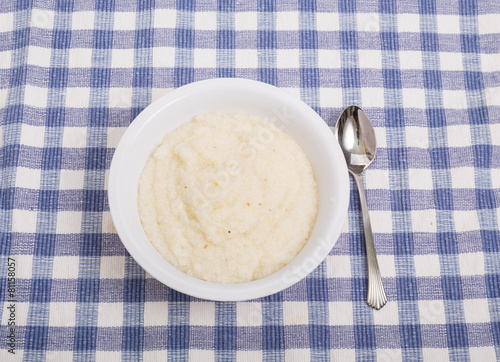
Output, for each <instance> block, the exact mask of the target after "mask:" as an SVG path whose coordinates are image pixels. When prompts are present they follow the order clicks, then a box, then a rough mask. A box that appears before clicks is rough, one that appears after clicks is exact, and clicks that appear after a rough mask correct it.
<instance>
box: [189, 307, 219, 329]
mask: <svg viewBox="0 0 500 362" xmlns="http://www.w3.org/2000/svg"><path fill="white" fill-rule="evenodd" d="M189 308H190V309H189V324H190V325H192V326H214V325H215V303H214V302H192V303H190V304H189Z"/></svg>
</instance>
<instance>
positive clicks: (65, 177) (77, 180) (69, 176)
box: [59, 170, 85, 190]
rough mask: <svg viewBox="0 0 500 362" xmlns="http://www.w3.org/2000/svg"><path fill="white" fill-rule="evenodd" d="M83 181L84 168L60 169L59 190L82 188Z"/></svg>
mask: <svg viewBox="0 0 500 362" xmlns="http://www.w3.org/2000/svg"><path fill="white" fill-rule="evenodd" d="M84 181H85V170H61V171H60V176H59V189H60V190H82V189H83V184H84Z"/></svg>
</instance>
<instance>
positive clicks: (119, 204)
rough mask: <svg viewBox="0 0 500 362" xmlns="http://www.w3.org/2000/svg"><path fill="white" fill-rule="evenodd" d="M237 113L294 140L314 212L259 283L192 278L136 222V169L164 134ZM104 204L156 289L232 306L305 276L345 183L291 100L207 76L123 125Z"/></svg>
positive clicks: (311, 116)
mask: <svg viewBox="0 0 500 362" xmlns="http://www.w3.org/2000/svg"><path fill="white" fill-rule="evenodd" d="M214 111H219V112H241V113H248V114H254V115H259V116H264V117H268V118H270V119H271V118H274V119H276V120H277V121H276V125H280V126H282V129H283V130H284V131H285V132H287V133H289V134H290V135H291V136H293V137H294V138H295V140H296V141H297V142H298V143H299V144H300V145H301V146H302V148H303V149H304V151H305V152H306V154H307V155H308V157H309V160H310V162H311V164H312V167H313V170H314V174H315V176H316V181H317V183H318V192H319V210H318V216H317V219H316V223H315V225H314V228H313V230H312V232H311V236H310V238H309V240H308V242H307V244H306V245H305V246H304V248H303V249H302V251H301V252H300V253H299V254H298V255H297V256H296V257H295V258H294V259H293V260H292V261H291V262H290V263H289V264H288V265H286V266H285V267H284V268H282V269H281V270H279V271H277V272H275V273H274V274H271V275H269V276H267V277H265V278H262V279H259V280H255V281H251V282H246V283H239V284H219V283H212V282H206V281H202V280H199V279H196V278H193V277H191V276H189V275H187V274H185V273H183V272H181V271H179V270H178V269H176V268H175V267H174V266H172V265H171V264H169V263H168V262H167V261H166V260H165V259H163V257H162V256H161V255H160V254H159V253H158V252H157V251H156V249H155V248H154V247H153V246H152V244H151V243H150V242H149V240H148V238H147V237H146V234H145V233H144V230H143V228H142V226H141V222H140V220H139V213H138V210H137V189H138V181H139V176H140V174H141V172H142V169H143V167H144V165H145V163H146V161H147V159H148V157H149V155H150V154H151V152H152V151H153V149H154V148H155V147H156V146H157V145H158V143H159V142H160V140H161V139H162V138H163V137H164V136H165V134H167V133H169V132H171V131H172V130H174V129H175V128H177V127H178V126H179V125H180V124H182V123H184V122H188V121H190V120H191V119H192V118H193V117H194V116H195V115H197V114H200V113H207V112H214ZM108 187H109V193H108V195H109V206H110V209H111V216H112V218H113V221H114V224H115V227H116V230H117V231H118V235H119V236H120V239H121V240H122V242H123V244H124V245H125V247H126V248H127V250H128V252H129V253H130V254H131V255H132V257H134V259H135V260H136V261H137V262H138V263H139V264H140V265H141V266H142V267H143V268H144V269H145V270H146V271H147V272H148V273H149V274H151V275H152V276H153V277H155V278H156V279H158V280H159V281H160V282H162V283H163V284H165V285H167V286H169V287H171V288H173V289H176V290H178V291H180V292H182V293H186V294H189V295H192V296H195V297H198V298H202V299H210V300H222V301H237V300H248V299H254V298H259V297H263V296H267V295H270V294H273V293H276V292H279V291H280V290H283V289H285V288H287V287H289V286H291V285H292V284H294V283H296V282H298V281H299V280H301V279H302V278H304V277H305V276H306V275H307V274H309V273H310V272H311V271H313V270H314V269H315V268H316V267H317V266H318V265H319V264H320V263H321V262H322V261H323V260H324V259H325V257H326V256H327V255H328V253H329V251H330V250H331V249H332V247H333V246H334V244H335V242H336V241H337V239H338V237H339V235H340V231H341V229H342V226H343V223H344V220H345V218H346V215H347V207H348V201H349V182H348V174H347V167H346V164H345V160H344V156H343V154H342V151H341V149H340V147H339V145H338V143H337V141H336V140H335V138H334V136H333V134H332V132H331V130H330V129H329V128H328V126H327V125H326V124H325V122H324V121H323V119H321V117H320V116H319V115H318V114H317V113H316V112H314V111H313V110H312V109H311V108H310V107H309V106H307V105H306V104H305V103H303V102H302V101H300V100H299V99H297V98H296V97H294V96H292V95H290V94H288V93H286V92H285V91H283V90H280V89H278V88H276V87H274V86H271V85H268V84H265V83H261V82H256V81H251V80H245V79H234V78H225V79H210V80H205V81H201V82H195V83H191V84H189V85H186V86H183V87H180V88H178V89H176V90H174V91H172V92H170V93H168V94H166V95H165V96H163V97H162V98H160V99H158V100H157V101H155V102H153V103H152V104H151V105H150V106H148V107H147V108H146V109H145V110H144V111H142V113H141V114H139V116H137V118H136V119H135V120H134V122H133V123H132V124H131V125H130V126H129V128H128V129H127V131H126V132H125V134H124V135H123V137H122V139H121V141H120V144H119V145H118V147H117V148H116V151H115V154H114V157H113V161H112V163H111V169H110V174H109V184H108Z"/></svg>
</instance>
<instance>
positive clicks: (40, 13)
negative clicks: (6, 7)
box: [31, 9, 54, 29]
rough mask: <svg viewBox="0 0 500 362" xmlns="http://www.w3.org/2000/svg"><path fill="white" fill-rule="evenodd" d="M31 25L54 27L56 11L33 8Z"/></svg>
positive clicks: (35, 26) (43, 27) (41, 27)
mask: <svg viewBox="0 0 500 362" xmlns="http://www.w3.org/2000/svg"><path fill="white" fill-rule="evenodd" d="M31 26H32V27H34V28H40V29H52V28H54V11H52V10H46V9H33V10H32V11H31Z"/></svg>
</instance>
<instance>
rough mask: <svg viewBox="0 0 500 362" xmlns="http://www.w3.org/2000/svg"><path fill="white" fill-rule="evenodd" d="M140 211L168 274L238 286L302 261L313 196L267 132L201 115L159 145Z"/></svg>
mask: <svg viewBox="0 0 500 362" xmlns="http://www.w3.org/2000/svg"><path fill="white" fill-rule="evenodd" d="M138 207H139V215H140V218H141V222H142V224H143V227H144V230H145V232H146V235H147V236H148V238H149V240H150V241H151V243H152V244H153V245H154V247H155V248H156V249H157V250H158V252H160V254H161V255H162V256H163V257H164V258H165V259H166V260H167V261H168V262H170V263H171V264H172V265H173V266H175V267H176V268H178V269H180V270H181V271H183V272H185V273H187V274H189V275H191V276H193V277H196V278H199V279H203V280H208V281H212V282H219V283H240V282H247V281H251V280H255V279H260V278H263V277H265V276H267V275H269V274H271V273H273V272H275V271H277V270H279V269H280V268H282V267H283V266H285V265H286V264H288V263H289V262H290V261H291V260H292V259H293V258H294V257H295V256H296V255H297V254H298V253H299V252H300V250H301V249H302V248H303V246H304V245H305V243H306V242H307V239H308V237H309V234H310V233H311V229H312V227H313V225H314V222H315V219H316V214H317V210H318V188H317V184H316V180H315V178H314V174H313V171H312V168H311V164H310V163H309V160H308V158H307V156H306V155H305V153H304V151H303V150H302V148H301V147H300V146H299V145H298V144H297V142H296V141H295V140H294V139H293V138H292V137H291V136H289V135H288V134H286V133H284V132H283V131H281V130H280V129H279V128H278V127H276V126H275V125H273V124H272V123H271V122H269V121H268V120H266V119H264V118H259V117H256V116H251V115H246V114H222V113H209V114H203V115H199V116H197V117H195V118H194V119H193V120H192V121H190V122H187V123H184V124H182V125H181V126H179V127H178V128H177V129H175V130H174V131H173V132H171V133H169V134H168V135H166V136H165V138H163V140H162V141H161V143H160V145H159V146H158V148H157V149H156V150H155V151H154V152H153V153H152V155H151V156H150V158H149V160H148V161H147V163H146V166H145V167H144V170H143V172H142V174H141V178H140V182H139V194H138Z"/></svg>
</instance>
